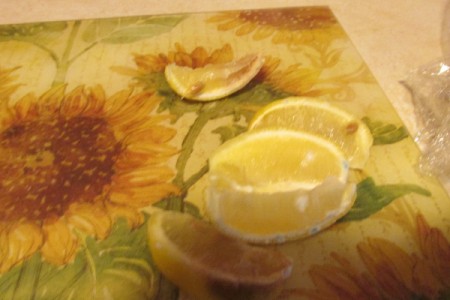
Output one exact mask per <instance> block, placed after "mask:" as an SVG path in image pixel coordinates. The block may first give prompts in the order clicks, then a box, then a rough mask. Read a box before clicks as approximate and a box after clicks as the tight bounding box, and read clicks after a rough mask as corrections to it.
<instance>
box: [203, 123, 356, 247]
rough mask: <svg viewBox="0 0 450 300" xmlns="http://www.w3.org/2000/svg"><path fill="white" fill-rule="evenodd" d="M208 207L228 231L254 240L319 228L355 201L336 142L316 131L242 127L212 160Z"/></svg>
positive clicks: (297, 235)
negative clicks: (241, 130)
mask: <svg viewBox="0 0 450 300" xmlns="http://www.w3.org/2000/svg"><path fill="white" fill-rule="evenodd" d="M209 168H210V171H209V173H208V185H207V187H206V189H205V210H206V213H207V215H208V216H209V218H210V219H211V221H212V222H213V223H214V224H215V225H216V226H218V228H220V229H221V230H222V231H224V232H226V233H227V234H230V235H232V236H235V237H237V238H241V239H244V240H246V241H250V242H252V243H261V244H269V243H282V242H285V241H288V240H293V239H296V238H300V237H304V236H308V235H311V234H315V233H317V232H318V231H320V230H323V229H325V228H326V227H328V226H330V225H331V224H333V223H334V222H336V220H337V219H339V217H341V216H342V215H344V214H345V213H346V212H347V211H348V210H349V209H350V208H351V206H352V205H353V201H354V198H355V197H354V195H355V185H354V184H350V183H347V177H348V170H349V165H348V162H347V160H346V159H345V156H344V154H343V153H342V151H341V150H340V149H339V148H338V147H337V146H336V145H335V144H334V143H332V142H330V141H328V140H326V139H324V138H322V137H320V136H316V135H313V134H310V133H306V132H301V131H294V130H287V129H267V130H254V131H249V132H246V133H243V134H241V135H239V136H237V137H236V138H233V139H231V140H229V141H227V142H225V143H224V144H223V145H221V146H220V147H219V148H218V149H217V150H216V151H215V152H214V153H213V154H212V155H211V157H210V159H209Z"/></svg>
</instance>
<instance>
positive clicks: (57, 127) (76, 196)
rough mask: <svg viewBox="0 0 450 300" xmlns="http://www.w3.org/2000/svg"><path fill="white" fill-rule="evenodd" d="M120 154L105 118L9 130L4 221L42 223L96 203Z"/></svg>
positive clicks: (3, 162)
mask: <svg viewBox="0 0 450 300" xmlns="http://www.w3.org/2000/svg"><path fill="white" fill-rule="evenodd" d="M121 149H122V147H121V144H120V143H119V142H118V141H117V140H116V138H115V136H114V133H113V131H112V130H111V128H110V127H109V126H108V123H107V122H106V121H105V120H104V119H102V118H92V117H84V116H78V117H73V118H62V117H60V118H57V119H52V120H50V119H41V120H35V121H28V122H21V123H19V124H13V125H11V126H10V127H9V128H7V129H6V130H4V131H3V132H2V133H0V220H7V221H14V220H19V219H21V218H26V219H27V220H31V221H37V222H40V221H42V220H44V219H45V218H47V217H50V216H62V215H63V214H64V212H65V211H66V210H67V209H68V207H69V206H70V204H72V203H74V202H93V201H94V200H95V199H98V197H100V196H101V195H102V194H103V193H104V191H105V189H107V188H108V186H109V184H110V183H111V178H112V176H113V175H114V163H115V161H116V159H117V157H118V155H119V153H120V151H121Z"/></svg>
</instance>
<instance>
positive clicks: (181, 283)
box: [148, 211, 292, 300]
mask: <svg viewBox="0 0 450 300" xmlns="http://www.w3.org/2000/svg"><path fill="white" fill-rule="evenodd" d="M148 241H149V247H150V251H151V254H152V257H153V261H154V262H155V264H156V265H157V267H158V269H159V270H160V271H161V272H162V274H163V275H165V276H166V277H167V278H168V279H169V280H170V281H172V282H173V283H174V284H175V285H177V286H178V287H179V288H180V290H181V291H182V292H183V293H185V294H186V295H188V297H190V299H191V298H192V299H200V300H201V299H208V300H214V299H271V296H275V295H276V293H277V292H278V288H279V287H281V284H282V283H283V282H284V281H285V279H287V278H288V277H289V276H290V274H291V270H292V261H291V259H289V258H288V257H287V256H285V255H284V254H283V253H281V252H279V251H277V250H275V249H272V248H262V247H256V246H252V245H249V244H247V243H245V242H243V241H241V240H237V239H233V238H231V237H229V236H227V235H224V234H223V233H221V232H220V231H218V230H217V229H216V228H215V227H213V226H211V225H210V224H208V223H206V222H205V221H201V220H199V219H195V218H194V217H192V216H190V215H187V214H183V213H179V212H173V211H158V212H156V213H153V214H152V215H151V217H150V221H149V225H148Z"/></svg>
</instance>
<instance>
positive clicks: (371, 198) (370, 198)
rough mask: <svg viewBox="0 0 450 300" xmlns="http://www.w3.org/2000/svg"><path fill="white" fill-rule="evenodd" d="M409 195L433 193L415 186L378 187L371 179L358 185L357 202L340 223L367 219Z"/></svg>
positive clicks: (388, 185) (393, 185) (391, 185)
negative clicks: (396, 200)
mask: <svg viewBox="0 0 450 300" xmlns="http://www.w3.org/2000/svg"><path fill="white" fill-rule="evenodd" d="M409 193H416V194H419V195H423V196H427V197H429V196H431V193H430V192H429V191H428V190H426V189H424V188H422V187H420V186H418V185H415V184H386V185H376V184H375V182H374V180H373V179H372V178H371V177H368V178H366V179H364V180H363V181H361V182H360V183H358V185H357V191H356V201H355V204H354V205H353V207H352V208H351V209H350V211H349V212H348V213H347V214H346V215H345V216H343V217H342V218H341V219H340V220H339V221H340V222H345V221H355V220H362V219H365V218H367V217H369V216H371V215H372V214H374V213H376V212H378V211H379V210H381V209H382V208H383V207H385V206H386V205H388V204H390V203H391V202H392V201H394V200H395V199H397V198H400V197H403V196H405V195H407V194H409Z"/></svg>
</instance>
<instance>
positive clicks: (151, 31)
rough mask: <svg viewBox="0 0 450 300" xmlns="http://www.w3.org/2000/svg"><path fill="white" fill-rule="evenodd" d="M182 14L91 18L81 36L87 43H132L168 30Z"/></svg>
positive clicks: (181, 17)
mask: <svg viewBox="0 0 450 300" xmlns="http://www.w3.org/2000/svg"><path fill="white" fill-rule="evenodd" d="M183 19H184V16H179V15H172V16H161V17H129V18H112V19H96V20H92V21H91V22H90V24H89V25H88V26H87V28H86V29H85V31H84V33H83V35H82V38H83V40H84V41H85V42H87V43H110V44H123V43H132V42H136V41H139V40H142V39H147V38H150V37H153V36H157V35H160V34H162V33H165V32H169V31H170V30H171V29H172V28H173V27H175V26H176V25H177V24H178V23H179V22H181V20H183Z"/></svg>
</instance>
